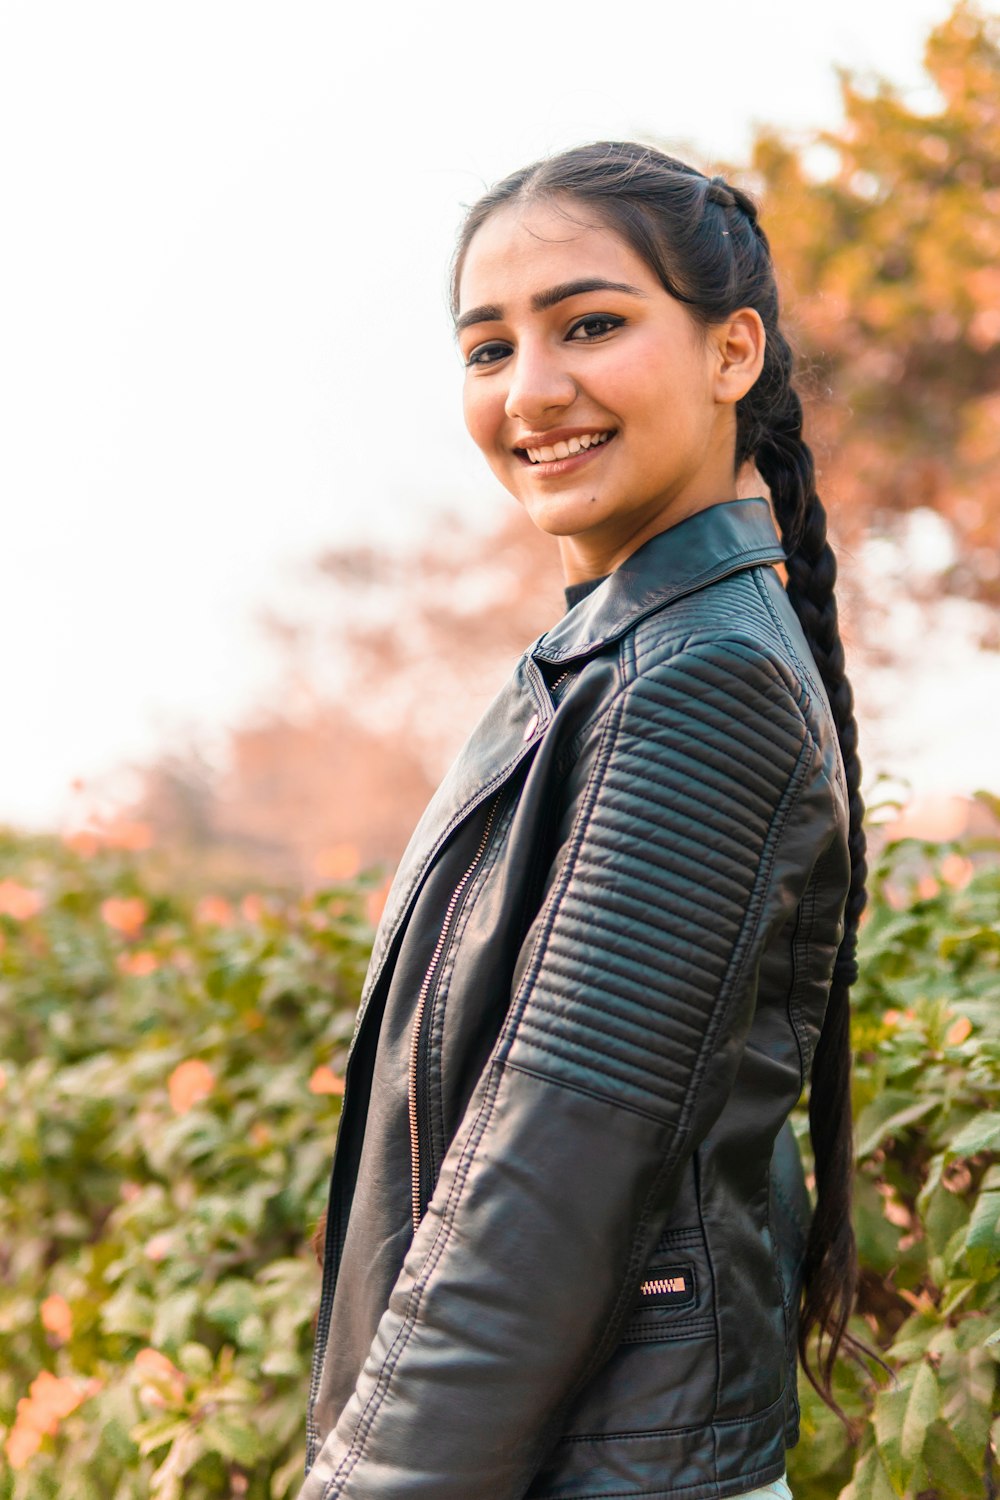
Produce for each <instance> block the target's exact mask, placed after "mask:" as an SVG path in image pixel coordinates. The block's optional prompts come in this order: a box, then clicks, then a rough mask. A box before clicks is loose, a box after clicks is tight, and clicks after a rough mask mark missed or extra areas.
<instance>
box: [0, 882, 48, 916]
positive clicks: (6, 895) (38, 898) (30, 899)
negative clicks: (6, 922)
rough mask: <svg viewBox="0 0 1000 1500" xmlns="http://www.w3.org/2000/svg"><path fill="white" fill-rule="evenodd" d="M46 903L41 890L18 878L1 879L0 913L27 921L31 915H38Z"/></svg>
mask: <svg viewBox="0 0 1000 1500" xmlns="http://www.w3.org/2000/svg"><path fill="white" fill-rule="evenodd" d="M44 905H45V901H44V898H43V896H42V893H41V891H35V890H32V888H31V887H30V886H27V885H21V884H20V883H19V882H18V881H16V880H0V915H3V916H5V917H13V918H14V921H15V922H26V921H27V920H28V919H29V917H36V916H37V915H38V913H39V912H40V911H41V909H42V907H43V906H44Z"/></svg>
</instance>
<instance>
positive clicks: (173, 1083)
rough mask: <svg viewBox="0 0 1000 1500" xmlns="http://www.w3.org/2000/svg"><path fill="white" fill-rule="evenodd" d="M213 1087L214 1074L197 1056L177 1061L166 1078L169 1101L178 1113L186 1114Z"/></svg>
mask: <svg viewBox="0 0 1000 1500" xmlns="http://www.w3.org/2000/svg"><path fill="white" fill-rule="evenodd" d="M214 1088H215V1074H214V1073H213V1072H212V1069H211V1068H210V1067H209V1066H208V1063H206V1062H202V1060H201V1058H199V1057H189V1058H187V1059H186V1060H185V1061H184V1062H182V1063H178V1064H177V1066H176V1068H175V1069H174V1071H173V1072H172V1073H171V1075H170V1077H169V1078H168V1079H167V1093H168V1094H169V1095H170V1103H171V1105H172V1106H173V1108H174V1110H175V1112H176V1113H177V1114H179V1115H186V1114H187V1112H188V1110H189V1109H193V1108H194V1106H195V1105H196V1104H200V1103H201V1101H202V1100H203V1099H207V1098H208V1096H209V1094H210V1093H211V1092H212V1090H213V1089H214Z"/></svg>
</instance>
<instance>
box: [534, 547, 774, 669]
mask: <svg viewBox="0 0 1000 1500" xmlns="http://www.w3.org/2000/svg"><path fill="white" fill-rule="evenodd" d="M784 561H785V554H784V551H783V550H782V548H781V547H780V546H778V544H777V543H772V544H771V545H769V546H765V547H754V548H752V549H749V548H747V549H743V550H741V551H740V552H738V553H736V554H734V556H733V557H732V558H731V559H730V561H729V566H728V567H726V568H725V569H720V568H719V565H718V562H716V563H715V564H714V565H712V566H710V567H707V568H703V569H702V571H701V572H700V573H693V574H691V575H690V577H688V578H686V579H685V580H684V582H683V583H682V584H680V585H678V586H677V588H676V589H674V590H668V591H667V592H666V593H664V594H663V596H662V597H661V598H659V599H656V600H655V601H654V602H653V603H651V604H650V605H649V606H648V607H645V608H642V609H641V610H640V611H639V612H637V613H635V614H632V615H630V616H629V617H628V619H627V620H625V621H623V622H621V623H620V624H619V625H616V626H615V627H614V628H613V629H612V630H610V631H608V632H607V633H606V634H605V635H601V636H595V637H594V638H593V639H592V640H589V641H586V642H582V643H578V644H577V645H575V646H563V647H555V648H553V647H546V646H545V644H544V642H545V636H544V635H543V636H541V637H540V639H539V640H538V641H536V642H535V644H534V645H533V646H532V647H531V655H532V656H533V657H538V658H539V660H541V661H548V662H557V661H567V660H570V659H572V658H573V657H577V656H588V655H591V654H593V653H594V652H596V651H599V650H600V649H601V647H602V646H610V645H611V643H612V641H616V640H619V639H620V638H621V635H622V633H623V632H625V631H632V630H634V629H635V628H636V627H637V626H639V625H640V624H641V623H642V622H643V621H644V620H647V619H648V618H649V616H650V615H653V614H656V613H657V611H658V610H661V609H665V608H666V607H667V606H668V605H671V604H674V603H675V602H676V601H677V600H679V599H683V598H684V597H685V595H687V594H694V593H697V592H698V590H699V589H702V588H704V587H705V586H706V585H707V584H710V583H721V582H722V580H723V579H724V578H730V577H731V576H732V575H733V574H734V573H742V572H745V571H747V570H748V569H753V568H754V567H755V566H757V565H759V564H760V563H766V562H784ZM556 628H558V627H556ZM547 633H551V632H547Z"/></svg>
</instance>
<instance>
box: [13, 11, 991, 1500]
mask: <svg viewBox="0 0 1000 1500" xmlns="http://www.w3.org/2000/svg"><path fill="white" fill-rule="evenodd" d="M609 136H629V137H635V136H638V137H640V138H642V139H647V140H649V141H651V142H655V143H659V144H663V145H665V146H667V147H668V149H672V150H674V151H675V152H676V153H678V154H680V155H682V156H686V157H687V158H688V159H690V160H692V161H693V162H695V163H696V164H698V165H701V166H703V167H704V168H706V169H708V170H709V171H710V172H713V173H714V172H727V173H731V174H733V175H734V177H735V179H736V180H738V181H739V182H740V183H742V184H743V185H744V186H746V187H748V188H749V189H750V190H751V191H752V192H754V193H755V194H757V195H759V197H760V200H761V202H762V205H763V217H764V223H765V225H766V227H767V229H768V232H769V234H770V235H771V237H772V239H773V242H774V246H775V253H776V258H777V262H778V265H779V268H780V272H781V278H782V286H783V296H784V301H785V307H786V312H787V321H788V327H789V330H790V332H791V333H792V336H793V338H794V342H795V345H796V348H797V351H798V354H799V362H800V369H801V384H802V387H803V390H804V394H805V396H806V398H807V408H808V425H809V433H810V438H811V441H812V443H813V445H814V448H815V450H816V453H817V457H818V461H819V472H820V481H821V483H820V490H821V494H822V495H823V497H824V499H825V501H826V504H827V507H828V509H829V512H830V517H831V525H832V530H833V536H834V542H835V545H836V547H837V549H838V555H839V559H840V579H839V584H838V600H839V604H840V609H841V614H842V619H843V627H844V628H843V634H844V638H845V642H846V646H847V650H848V653H849V662H850V671H851V675H852V680H853V682H854V684H855V690H856V695H857V701H858V706H859V716H860V726H861V754H862V759H863V763H864V768H865V782H864V791H865V794H866V797H867V799H868V801H869V806H870V808H874V809H875V811H874V813H873V815H872V816H871V817H870V819H869V828H870V835H871V837H870V852H871V854H872V859H871V863H870V870H869V879H868V891H869V904H868V906H867V908H866V911H865V914H864V922H863V926H862V930H861V948H860V959H861V963H860V968H861V975H860V978H859V981H858V983H857V984H856V985H855V986H853V987H852V996H851V1002H852V1006H851V1008H852V1041H853V1047H854V1057H855V1062H854V1074H853V1085H852V1104H853V1110H854V1119H855V1140H856V1156H857V1162H858V1172H857V1176H856V1184H855V1197H854V1214H853V1218H854V1222H855V1227H856V1231H857V1237H858V1244H859V1254H860V1261H861V1290H860V1296H859V1300H858V1307H857V1315H856V1317H855V1318H854V1320H853V1322H852V1332H853V1333H854V1334H855V1335H856V1336H859V1337H860V1338H862V1339H863V1340H864V1341H865V1342H866V1343H870V1344H871V1346H872V1347H874V1348H876V1349H878V1350H879V1351H880V1353H881V1354H882V1355H883V1356H884V1358H885V1360H886V1362H887V1363H886V1366H885V1368H886V1369H888V1370H891V1371H892V1376H893V1378H892V1380H891V1381H889V1380H887V1379H886V1380H882V1379H881V1378H880V1379H879V1380H878V1381H876V1384H875V1385H872V1384H871V1383H869V1382H867V1381H866V1379H865V1378H864V1376H863V1374H862V1371H861V1368H860V1367H859V1366H857V1365H856V1364H855V1363H854V1362H853V1361H850V1360H845V1361H841V1362H840V1367H839V1369H838V1372H837V1376H836V1394H837V1399H838V1401H839V1402H840V1403H841V1405H842V1407H843V1409H844V1410H845V1411H846V1412H847V1414H848V1416H849V1417H850V1420H851V1424H852V1426H851V1431H850V1434H848V1432H847V1430H846V1429H845V1428H843V1427H842V1425H841V1424H840V1422H839V1421H838V1420H837V1419H836V1418H835V1417H834V1416H833V1414H832V1413H831V1412H830V1411H829V1410H828V1409H827V1408H826V1407H823V1406H822V1405H821V1403H820V1402H819V1398H818V1397H817V1396H816V1395H815V1394H814V1393H813V1391H812V1389H811V1387H810V1386H809V1385H808V1383H807V1382H806V1381H805V1380H804V1379H803V1380H802V1381H800V1397H801V1401H802V1414H803V1415H802V1432H803V1441H802V1442H800V1443H799V1444H798V1446H797V1447H796V1448H795V1449H794V1450H793V1452H792V1454H791V1456H790V1461H789V1473H790V1477H791V1484H792V1488H793V1490H794V1492H795V1495H796V1497H797V1500H832V1497H834V1496H839V1497H841V1500H913V1497H914V1496H920V1497H921V1500H980V1497H981V1500H995V1497H996V1496H997V1495H998V1494H1000V1422H998V1420H997V1412H998V1410H1000V1271H998V1267H1000V930H998V924H997V912H998V910H1000V837H998V834H1000V795H998V794H1000V765H998V755H997V744H998V741H1000V614H998V610H1000V546H998V543H1000V8H998V7H997V5H995V4H994V5H992V6H985V7H984V6H980V7H975V6H973V5H969V4H964V3H960V4H957V5H955V4H954V0H941V3H938V0H879V3H877V4H873V3H871V0H839V3H838V4H837V5H836V6H824V7H814V6H804V5H803V4H802V3H801V0H771V3H769V4H768V5H766V6H757V7H750V6H747V5H746V4H745V3H741V4H737V3H735V0H716V3H715V4H714V5H711V6H704V5H703V6H694V5H685V6H680V5H677V4H676V3H673V0H660V4H659V5H657V6H656V7H655V8H650V9H648V10H647V9H646V8H645V7H644V6H643V5H642V4H641V3H640V0H636V3H635V4H634V5H633V6H631V7H629V6H621V5H619V6H615V7H609V6H608V5H607V4H606V3H602V4H598V3H596V0H575V3H574V4H573V5H572V6H571V7H563V6H553V5H544V4H541V3H538V0H533V3H530V4H529V3H527V0H504V3H503V5H483V4H470V3H468V0H466V3H461V0H426V3H425V4H423V5H422V6H420V7H415V6H407V5H404V4H402V3H401V0H383V3H382V4H380V5H367V6H364V5H353V6H352V5H346V4H333V3H330V4H320V3H318V0H284V3H283V4H281V5H280V6H278V5H276V4H272V5H264V4H261V3H260V0H240V3H239V4H237V3H236V0H198V3H197V4H195V3H193V0H174V3H173V4H171V5H169V6H164V5H153V4H150V3H148V0H128V3H125V0H121V3H118V0H90V3H89V4H87V5H78V4H71V3H69V0H3V3H2V4H0V142H2V149H0V202H2V205H3V232H2V234H0V503H2V506H3V529H2V533H0V642H2V646H3V658H2V663H3V665H2V678H0V681H2V686H3V703H4V706H5V710H6V712H5V717H4V725H3V732H2V734H0V1500H65V1497H66V1496H67V1495H68V1494H70V1495H71V1496H72V1500H108V1497H110V1496H113V1497H114V1500H293V1497H294V1496H295V1495H296V1494H297V1493H298V1490H299V1486H300V1483H301V1477H302V1470H303V1461H304V1449H305V1432H304V1416H305V1412H304V1408H305V1392H306V1390H307V1388H308V1381H309V1368H310V1361H311V1351H312V1342H313V1319H314V1315H315V1310H316V1306H317V1303H318V1299H319V1273H318V1268H317V1266H316V1264H315V1259H314V1256H313V1252H312V1250H311V1248H310V1246H309V1239H310V1236H311V1234H312V1232H313V1228H314V1226H315V1224H316V1220H317V1217H318V1215H319V1213H320V1211H321V1209H322V1207H323V1205H324V1203H325V1201H326V1193H327V1184H328V1179H329V1169H330V1157H331V1153H332V1149H333V1142H334V1139H335V1136H336V1132H337V1126H338V1121H339V1117H340V1107H341V1096H342V1095H343V1093H344V1090H345V1087H346V1083H345V1068H346V1058H347V1052H348V1048H349V1042H350V1038H351V1036H352V1034H353V1030H354V1025H355V1012H356V1007H357V1003H358V999H359V995H360V991H361V986H362V982H363V979H364V975H365V972H366V967H367V962H368V956H369V952H370V948H371V943H372V940H373V936H374V930H375V924H376V923H377V921H378V918H379V915H380V912H381V910H382V906H383V902H384V898H385V891H386V885H387V880H388V878H389V876H390V873H391V869H392V867H393V864H394V862H395V860H396V859H397V857H398V855H399V853H400V851H401V848H402V846H403V845H404V844H405V842H406V839H407V837H408V835H409V832H410V829H411V827H412V825H413V823H414V821H415V819H416V818H417V816H418V815H419V813H420V811H421V809H422V806H423V804H424V802H425V800H426V798H427V796H428V794H429V793H430V791H431V790H432V788H433V786H434V784H435V783H436V781H437V780H438V778H439V776H440V774H441V772H442V770H443V768H444V767H445V765H446V763H447V762H448V760H449V759H450V757H451V756H452V755H453V754H454V752H455V750H456V749H457V747H458V746H459V744H460V743H461V741H462V740H463V738H464V737H465V735H466V733H467V732H468V730H469V728H470V727H471V725H472V724H473V723H474V721H475V719H476V718H477V716H478V713H479V710H480V708H481V707H482V706H483V705H484V704H485V703H486V701H487V700H488V699H489V698H490V697H491V696H492V694H493V693H494V691H495V690H496V689H497V687H499V685H500V684H501V683H502V682H503V681H504V679H505V678H506V676H507V675H508V673H509V671H510V669H511V666H512V664H513V662H514V660H515V659H516V658H517V656H518V655H519V654H520V653H521V651H522V650H523V649H524V647H525V646H526V645H528V644H530V642H531V641H532V640H533V639H534V638H535V637H536V636H537V635H538V634H540V633H541V632H542V631H544V630H545V629H546V628H548V626H549V625H551V624H552V623H553V622H554V621H555V620H556V619H557V618H558V616H559V614H560V613H561V612H562V609H563V597H562V587H561V579H560V576H559V570H558V566H557V562H556V557H555V553H554V549H553V546H552V543H551V542H550V541H549V540H548V539H545V538H541V537H540V536H539V535H538V534H536V533H535V532H533V531H532V530H531V528H530V526H529V525H528V524H527V523H526V522H524V520H523V518H522V517H521V515H520V514H519V512H518V511H517V509H516V507H515V506H514V504H513V502H512V501H511V500H510V499H509V498H508V497H507V496H506V495H505V494H504V493H503V492H502V491H500V490H499V489H498V487H497V486H496V484H495V482H494V481H493V480H492V478H491V476H490V475H489V473H488V471H487V470H486V468H485V465H484V464H483V463H482V461H481V459H480V457H479V455H478V453H477V452H476V451H475V450H474V448H473V446H472V444H471V441H470V440H469V439H468V437H467V436H466V434H465V432H464V429H463V427H462V421H461V383H462V368H461V362H460V360H459V357H458V355H457V353H456V351H455V348H454V344H453V340H452V336H451V331H450V319H449V315H448V310H447V272H448V262H449V258H450V255H451V250H452V243H453V239H454V235H455V232H456V229H457V227H458V224H459V222H460V219H461V215H462V212H463V205H465V204H468V203H471V202H472V201H474V200H475V198H476V197H477V196H478V195H479V193H480V192H481V191H482V190H483V189H484V187H485V186H486V185H487V184H488V183H489V182H491V181H493V180H495V179H496V178H498V177H500V176H501V175H503V174H504V173H506V172H508V171H510V170H512V169H513V168H515V167H517V166H519V165H521V164H522V163H524V162H525V161H528V160H530V159H533V158H535V157H537V156H539V155H541V154H544V153H546V152H549V151H552V150H556V149H559V148H561V147H564V146H567V145H570V144H573V143H574V142H579V141H583V140H588V139H594V138H601V137H609ZM720 498H721V497H720ZM352 1087H353V1085H352ZM793 1118H794V1123H795V1128H796V1131H797V1133H798V1134H799V1136H800V1139H801V1142H802V1145H803V1151H804V1159H805V1165H806V1168H807V1172H808V1171H810V1170H811V1158H810V1154H809V1146H808V1128H807V1122H806V1115H805V1110H804V1108H803V1107H800V1108H799V1109H797V1110H796V1112H795V1115H794V1117H793ZM67 1477H68V1480H69V1483H68V1484H67Z"/></svg>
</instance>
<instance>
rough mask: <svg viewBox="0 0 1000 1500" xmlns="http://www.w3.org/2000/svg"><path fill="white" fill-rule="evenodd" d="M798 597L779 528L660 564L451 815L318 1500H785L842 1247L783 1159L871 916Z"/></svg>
mask: <svg viewBox="0 0 1000 1500" xmlns="http://www.w3.org/2000/svg"><path fill="white" fill-rule="evenodd" d="M782 559H783V552H782V548H781V545H780V543H779V540H778V537H777V535H776V533H775V530H774V526H773V523H772V520H771V515H770V511H769V508H768V506H767V503H766V502H765V501H764V500H761V499H749V500H734V501H726V502H723V503H720V504H718V505H713V506H711V507H709V508H708V509H706V510H703V511H700V512H699V513H697V514H696V515H693V516H691V517H689V518H688V519H686V520H684V521H682V522H680V523H678V524H677V525H675V526H673V527H671V528H670V529H669V530H667V531H664V532H662V533H661V534H660V535H658V536H656V537H654V538H653V539H652V540H650V541H649V542H647V543H646V544H645V545H644V546H643V547H641V548H640V549H639V550H638V551H637V552H636V553H634V554H633V556H632V557H630V558H629V559H628V561H627V562H625V563H624V564H623V565H622V566H621V567H620V568H619V569H618V570H617V571H616V572H615V573H613V574H612V575H611V576H610V577H609V578H608V579H607V581H606V582H605V583H603V584H602V585H601V586H600V587H599V588H597V589H596V590H595V591H594V592H593V593H592V594H591V595H590V596H589V597H588V598H587V599H585V600H584V601H583V602H582V603H580V604H578V605H577V606H576V607H575V608H574V609H572V610H571V611H570V612H569V613H568V614H567V615H565V616H564V617H563V619H562V620H561V621H560V622H559V623H558V624H557V625H556V626H555V628H554V629H552V630H551V631H549V632H548V634H547V635H545V636H543V637H542V638H541V639H540V640H538V641H536V642H535V644H534V645H533V646H532V647H531V648H530V649H529V650H528V651H527V652H526V653H525V654H524V656H523V657H522V658H521V660H520V661H519V662H518V664H517V667H516V668H515V671H514V674H513V676H512V678H511V680H510V682H509V683H508V684H507V686H506V687H505V688H504V689H503V690H502V692H501V693H500V694H499V695H498V696H497V698H496V699H495V700H494V702H493V703H492V705H491V706H490V707H489V708H488V709H487V711H486V713H485V715H484V716H483V718H482V720H481V721H480V723H479V725H478V727H477V728H476V729H475V730H474V732H473V734H472V736H471V737H470V739H469V741H468V743H467V744H466V746H465V748H464V749H463V751H462V752H461V754H460V755H459V757H458V759H457V761H456V762H455V764H454V765H453V766H452V768H451V770H450V771H449V773H448V774H447V776H446V778H445V780H444V782H443V784H442V786H441V787H440V789H439V790H438V792H437V793H436V795H435V797H434V799H433V801H432V802H431V804H430V806H429V807H428V809H427V811H426V813H425V814H424V817H423V819H422V820H421V822H420V824H419V826H418V828H417V830H416V832H415V834H414V836H413V839H412V841H411V843H410V845H409V848H408V849H407V852H406V854H405V855H404V857H403V860H402V863H401V865H400V867H399V870H398V872H397V875H396V878H395V882H394V884H393V887H392V890H391V892H390V896H389V900H388V904H387V906H386V910H385V914H384V916H383V919H382V922H381V925H380V928H379V932H378V935H377V938H376V943H375V950H374V953H373V957H372V962H371V968H370V970H369V973H368V978H367V981H366V984H365V989H364V995H363V999H362V1005H361V1010H360V1013H359V1019H358V1027H357V1030H356V1032H355V1038H354V1042H353V1044H352V1050H351V1056H350V1061H349V1065H348V1070H347V1087H346V1094H345V1099H344V1114H343V1120H342V1123H341V1129H340V1136H339V1139H338V1143H337V1151H336V1159H335V1165H334V1172H333V1181H332V1186H331V1196H330V1205H329V1221H328V1229H327V1239H326V1253H325V1267H324V1277H323V1292H322V1299H321V1306H320V1316H319V1323H318V1333H317V1345H316V1359H315V1366H314V1377H313V1385H312V1390H311V1392H310V1402H309V1452H308V1460H307V1478H306V1481H305V1485H304V1487H303V1489H302V1491H301V1494H300V1500H333V1497H344V1500H347V1497H350V1500H376V1497H377V1500H418V1497H419V1500H515V1497H518V1500H520V1497H525V1496H528V1497H532V1500H543V1497H544V1500H570V1497H581V1500H583V1497H594V1500H597V1497H603V1500H611V1497H614V1500H619V1497H630V1496H644V1497H647V1500H652V1497H664V1500H666V1497H668V1496H671V1497H675V1500H680V1497H683V1500H700V1497H709V1496H711V1497H721V1496H727V1495H738V1494H741V1493H743V1492H744V1491H747V1490H751V1489H753V1488H754V1487H755V1486H757V1485H762V1484H765V1483H766V1482H768V1481H769V1480H772V1479H774V1478H776V1477H778V1476H779V1475H780V1474H781V1473H782V1470H783V1468H784V1454H785V1447H786V1444H788V1443H791V1442H793V1441H794V1440H795V1438H796V1435H797V1432H796V1427H797V1405H796V1399H795V1373H794V1372H795V1353H794V1343H795V1318H796V1307H797V1300H798V1286H797V1282H796V1274H797V1265H798V1262H799V1257H800V1255H801V1249H802V1239H801V1236H802V1227H803V1221H804V1218H805V1216H806V1215H807V1213H808V1207H807V1201H808V1200H807V1199H806V1200H805V1201H803V1195H804V1188H803V1185H802V1178H801V1167H800V1165H799V1163H798V1155H797V1151H796V1150H795V1147H794V1142H790V1140H789V1137H788V1136H787V1134H785V1135H783V1134H782V1127H783V1126H784V1123H785V1121H786V1119H787V1116H788V1114H789V1111H790V1110H791V1108H792V1106H793V1105H794V1103H795V1101H796V1100H797V1098H798V1097H799V1093H800V1090H801V1089H802V1086H803V1081H804V1080H805V1078H806V1076H807V1073H808V1069H809V1066H810V1062H811V1058H812V1054H813V1050H814V1047H815V1043H816V1039H817V1036H818V1034H819V1030H820V1027H821V1025H822V1021H823V1014H824V1009H825V1006H826V1000H827V995H828V991H829V984H830V976H831V972H832V968H833V962H834V958H835V955H836V952H837V948H838V945H839V943H840V939H841V936H842V933H843V908H844V902H845V899H846V894H847V889H848V883H849V878H850V863H849V856H848V849H847V834H848V806H847V797H846V792H845V786H844V773H843V765H842V761H841V756H840V751H839V746H838V742H837V736H836V732H835V728H834V724H833V721H832V717H831V714H830V709H829V704H828V702H827V699H826V696H825V693H824V690H823V688H822V686H821V683H820V681H819V678H818V674H817V671H816V668H815V665H814V662H813V659H812V657H811V654H810V652H809V649H808V647H807V644H806V641H805V638H804V636H803V634H802V631H801V628H800V626H799V623H798V620H797V619H796V617H795V614H794V612H793V610H792V609H791V607H790V605H789V603H788V599H787V597H786V595H785V591H784V589H783V587H782V584H781V580H780V578H779V576H778V574H777V573H776V571H775V569H774V567H773V566H772V564H774V563H775V562H779V561H781V560H782ZM776 1142H777V1143H778V1144H777V1146H776ZM415 1226H416V1228H415Z"/></svg>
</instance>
